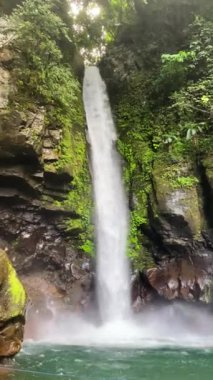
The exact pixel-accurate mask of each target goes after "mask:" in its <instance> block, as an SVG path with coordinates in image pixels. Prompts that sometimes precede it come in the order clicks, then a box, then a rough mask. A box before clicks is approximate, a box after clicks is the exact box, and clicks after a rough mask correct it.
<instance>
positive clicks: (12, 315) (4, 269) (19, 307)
mask: <svg viewBox="0 0 213 380" xmlns="http://www.w3.org/2000/svg"><path fill="white" fill-rule="evenodd" d="M0 286H1V290H0V357H9V356H13V355H15V354H16V353H17V352H19V351H20V349H21V343H22V340H23V333H24V331H23V324H24V317H25V309H26V303H27V295H26V292H25V289H24V287H23V285H22V283H21V281H20V280H19V279H18V276H17V274H16V271H15V269H14V268H13V266H12V263H11V262H10V260H9V259H8V257H7V254H6V252H4V251H3V250H1V249H0Z"/></svg>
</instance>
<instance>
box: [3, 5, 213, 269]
mask: <svg viewBox="0 0 213 380" xmlns="http://www.w3.org/2000/svg"><path fill="white" fill-rule="evenodd" d="M17 3H20V1H18V0H17V1H15V0H14V1H13V2H11V3H10V5H11V7H9V6H7V7H6V8H5V11H6V12H8V13H9V12H11V10H12V7H13V6H14V5H16V4H17ZM73 3H76V4H78V5H79V11H78V12H77V14H76V15H74V14H73V15H71V16H70V15H69V14H68V13H69V12H68V9H69V8H68V3H67V2H66V0H63V1H59V0H46V1H45V2H44V1H42V0H25V1H24V3H23V5H22V6H18V7H17V8H16V9H15V10H14V11H13V13H12V15H11V16H10V22H11V29H14V30H15V32H16V33H15V37H14V40H13V47H14V49H15V51H16V52H17V57H16V70H15V72H14V75H16V77H17V81H18V86H19V92H18V96H19V99H16V100H15V101H16V103H17V102H18V103H19V104H22V105H23V104H26V103H27V104H31V103H35V101H36V102H37V104H38V105H42V106H44V107H46V109H47V117H46V122H47V124H51V123H53V124H56V125H58V127H59V128H61V129H62V130H63V139H62V141H61V144H60V147H59V150H60V160H59V161H58V162H57V164H56V165H55V167H54V170H56V171H63V170H64V169H65V168H66V170H69V172H70V173H71V175H72V176H73V178H74V180H73V187H74V191H72V192H70V194H69V196H68V199H67V200H66V202H65V206H66V207H69V208H70V207H71V208H72V209H73V210H75V211H76V212H77V213H78V214H79V215H80V217H81V218H80V219H77V220H76V221H75V222H74V221H72V220H71V221H70V223H69V226H68V228H70V229H73V228H75V229H76V230H79V231H81V243H80V244H81V245H82V247H83V249H84V251H86V252H88V253H91V252H92V251H93V246H92V243H91V241H92V240H91V235H92V225H91V208H90V207H88V204H89V203H88V193H89V191H88V189H89V187H90V185H89V184H90V178H89V174H88V169H87V164H86V161H87V157H86V145H85V138H84V134H83V124H84V119H83V111H82V104H81V100H80V98H81V90H80V84H79V81H78V80H77V79H76V74H75V73H74V72H73V68H74V67H76V57H78V59H77V63H78V65H77V66H78V72H80V71H81V67H80V66H79V62H80V61H79V55H78V53H77V51H81V53H82V55H83V57H84V58H86V60H87V61H88V60H89V61H90V62H94V61H97V60H99V61H100V67H101V70H102V73H103V75H104V77H105V79H106V80H107V83H108V86H109V91H110V95H111V102H112V106H113V111H114V115H115V119H116V121H117V127H118V131H119V141H118V149H119V150H120V152H121V154H122V156H123V158H124V163H125V165H124V166H125V168H124V171H125V172H124V175H125V182H126V186H127V190H128V194H129V205H130V210H131V233H130V239H129V240H130V244H129V253H130V256H131V257H132V258H133V261H134V263H135V265H136V266H137V267H140V268H143V267H149V266H150V265H152V259H151V257H150V255H149V254H148V253H147V249H146V248H145V247H146V245H145V244H143V243H144V239H145V237H143V234H142V233H141V231H142V230H143V227H144V226H146V225H147V224H148V223H149V219H148V218H149V216H148V207H149V205H150V203H151V202H152V191H153V188H152V180H153V178H152V177H153V166H154V164H155V162H156V161H160V162H162V163H163V164H164V165H174V166H173V169H174V170H173V174H174V175H171V176H170V174H168V173H167V172H165V175H166V176H167V178H166V180H167V181H170V182H171V185H172V187H173V188H174V189H176V188H180V187H181V188H190V187H192V186H195V185H196V183H197V179H196V177H195V176H194V173H190V174H187V175H186V176H183V174H182V173H179V172H178V171H176V169H175V168H176V166H175V165H179V163H181V162H184V161H187V162H192V163H195V162H197V160H198V159H199V158H200V157H201V156H202V154H203V153H205V151H208V150H209V149H211V146H212V118H213V21H212V20H213V6H212V2H211V0H203V1H202V3H201V1H200V0H179V1H177V0H158V1H156V0H147V1H145V0H144V1H143V0H125V1H121V0H97V1H90V0H82V1H80V2H79V1H77V2H76V1H75V0H73ZM0 5H1V3H0ZM97 6H98V7H99V8H98V9H99V11H98V12H97V13H96V14H95V13H94V12H92V10H93V9H94V7H97ZM79 67H80V69H79ZM192 166H193V165H192ZM49 169H51V168H49ZM142 247H143V248H142Z"/></svg>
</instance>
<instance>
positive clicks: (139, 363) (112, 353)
mask: <svg viewBox="0 0 213 380" xmlns="http://www.w3.org/2000/svg"><path fill="white" fill-rule="evenodd" d="M10 367H11V369H10V370H9V369H4V371H3V372H2V369H1V370H0V379H1V380H14V379H15V380H33V379H35V380H50V379H52V380H55V379H66V380H190V379H193V380H212V379H213V349H186V348H156V349H154V348H152V349H119V348H111V349H110V348H89V347H71V346H44V345H35V344H31V345H30V344H28V345H25V347H24V349H23V351H22V352H21V353H20V354H19V355H18V356H17V357H16V359H15V360H14V361H13V363H12V365H11V364H10Z"/></svg>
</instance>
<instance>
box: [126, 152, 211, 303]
mask: <svg viewBox="0 0 213 380" xmlns="http://www.w3.org/2000/svg"><path fill="white" fill-rule="evenodd" d="M152 181H153V187H152V194H151V196H150V200H149V204H148V210H149V211H148V214H149V223H148V226H147V225H146V226H142V228H141V232H142V234H143V235H144V240H145V244H146V248H147V249H148V250H149V252H150V253H151V255H152V256H153V257H154V259H155V263H156V264H157V266H156V267H153V268H150V269H148V270H147V271H145V272H144V273H143V276H141V275H140V274H139V275H138V277H137V278H136V279H135V280H134V281H135V283H134V284H133V300H134V302H136V303H138V302H139V299H140V300H141V305H142V304H143V303H146V302H148V301H150V299H151V300H156V299H158V300H159V299H161V300H169V301H173V300H184V301H187V302H194V301H201V302H205V303H211V302H212V301H213V298H212V296H213V294H212V289H213V281H212V280H213V240H212V201H213V199H212V194H213V193H212V156H211V154H209V155H208V154H206V156H205V157H203V159H202V162H199V163H198V165H197V166H196V165H194V166H192V165H191V164H190V163H189V162H181V163H178V164H177V163H173V164H170V165H168V163H167V164H166V163H163V162H162V160H157V161H156V162H155V164H154V167H153V172H152ZM135 289H137V290H135ZM138 297H139V299H138Z"/></svg>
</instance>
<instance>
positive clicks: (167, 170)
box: [153, 160, 204, 239]
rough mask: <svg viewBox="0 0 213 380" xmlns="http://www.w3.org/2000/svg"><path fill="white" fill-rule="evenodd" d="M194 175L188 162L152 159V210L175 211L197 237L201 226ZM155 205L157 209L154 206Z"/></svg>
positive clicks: (158, 211) (162, 212) (171, 212)
mask: <svg viewBox="0 0 213 380" xmlns="http://www.w3.org/2000/svg"><path fill="white" fill-rule="evenodd" d="M198 182H199V181H198V179H197V177H196V175H195V173H194V171H193V167H192V166H191V165H190V164H189V163H188V162H180V163H176V164H171V165H169V164H168V163H167V162H163V161H162V160H161V161H156V162H155V165H154V169H153V183H154V191H155V198H156V200H157V205H153V208H154V209H155V214H156V213H157V214H161V215H162V214H171V215H174V216H175V215H177V216H178V215H179V216H181V217H182V218H183V220H184V221H185V222H186V223H187V225H188V227H189V228H190V230H191V233H192V235H193V236H194V238H196V239H199V238H200V236H201V231H202V228H203V223H204V222H203V215H202V212H201V208H200V203H201V200H200V198H199V192H198V189H197V185H198ZM156 207H157V210H156Z"/></svg>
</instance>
